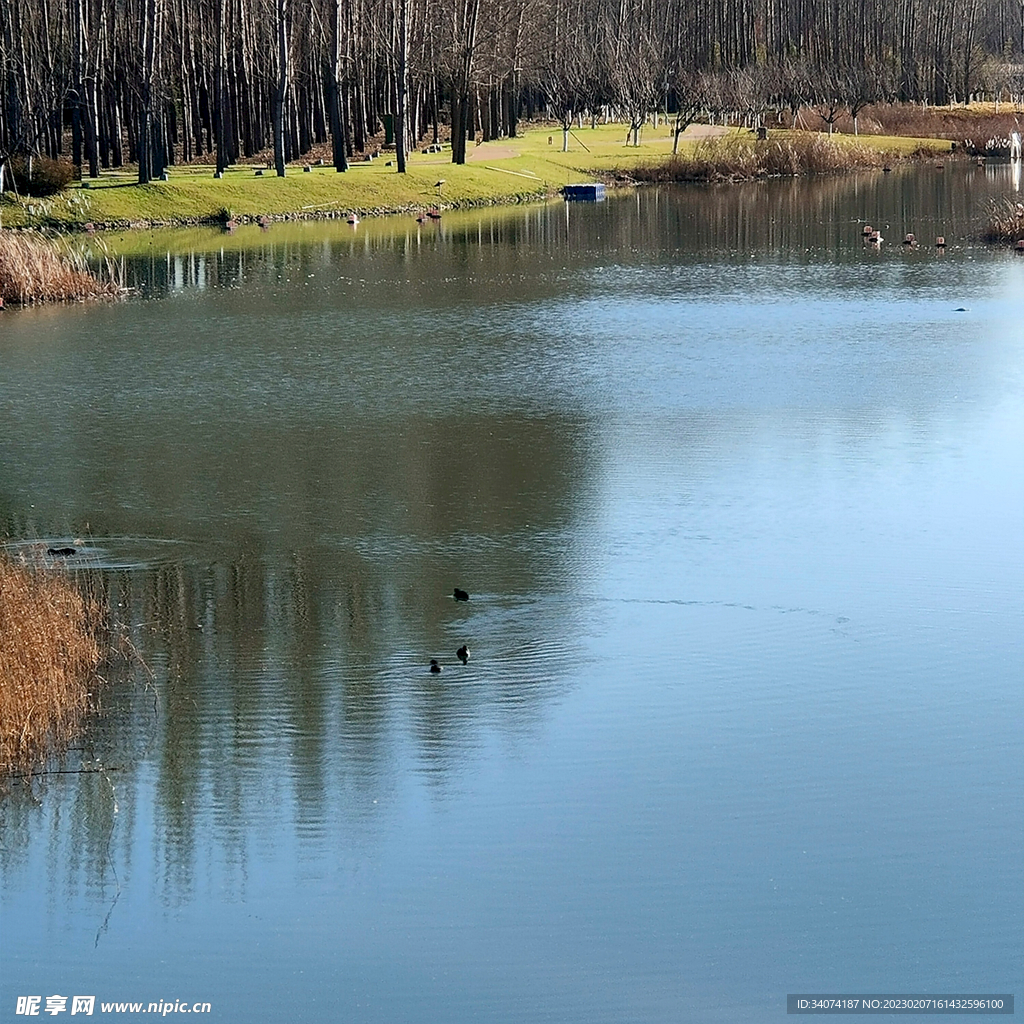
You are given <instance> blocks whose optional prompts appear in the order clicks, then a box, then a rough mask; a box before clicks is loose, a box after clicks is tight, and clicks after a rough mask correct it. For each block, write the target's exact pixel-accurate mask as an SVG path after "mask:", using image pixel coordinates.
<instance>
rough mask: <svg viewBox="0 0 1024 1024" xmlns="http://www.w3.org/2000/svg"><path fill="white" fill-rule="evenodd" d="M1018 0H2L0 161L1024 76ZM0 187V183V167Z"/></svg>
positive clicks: (284, 147)
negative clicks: (37, 155)
mask: <svg viewBox="0 0 1024 1024" xmlns="http://www.w3.org/2000/svg"><path fill="white" fill-rule="evenodd" d="M1022 50H1024V0H4V2H2V3H0V173H2V168H3V164H4V162H5V161H8V160H9V159H10V158H11V157H19V156H21V157H23V158H26V159H27V158H29V157H32V156H34V155H36V154H43V155H46V156H48V157H50V158H52V159H57V158H58V157H65V158H68V157H69V158H70V160H71V161H72V162H73V163H74V164H76V165H80V166H81V167H82V168H83V173H84V174H87V175H91V176H96V175H98V174H99V172H100V169H101V168H105V167H118V166H121V165H123V164H125V163H133V164H134V163H137V164H138V166H139V178H140V180H141V181H147V180H149V179H150V178H152V177H154V176H156V175H158V174H159V173H160V172H161V171H162V170H163V169H164V168H165V167H166V166H168V165H169V164H173V163H177V162H180V161H184V162H188V161H191V160H194V159H196V158H199V157H204V156H207V155H209V157H210V159H211V160H212V159H214V158H215V160H216V165H217V167H218V169H220V170H223V168H225V167H227V166H228V165H230V164H232V163H234V162H236V161H238V160H239V159H240V158H242V157H252V156H254V155H255V154H257V153H260V152H261V151H267V150H269V149H270V148H271V147H273V151H274V156H275V162H276V165H277V170H278V173H279V174H283V173H284V168H285V164H286V163H287V162H288V161H291V160H294V159H296V158H298V157H300V156H301V155H302V154H304V153H306V152H308V151H309V150H310V149H311V148H312V147H313V146H314V144H317V143H327V142H331V143H332V147H333V149H332V155H333V161H334V164H335V166H336V167H337V168H338V170H344V169H345V168H346V166H347V160H348V159H349V158H350V157H351V156H352V155H353V154H354V153H360V152H363V151H365V150H366V149H367V148H368V146H369V145H370V140H371V139H372V138H373V137H375V136H378V135H379V134H380V133H381V132H382V131H383V132H384V133H385V135H386V139H387V142H388V143H392V144H394V145H395V147H396V161H397V164H398V170H399V171H402V170H404V169H405V156H406V153H407V151H408V149H409V148H410V146H411V145H413V144H415V143H416V142H418V141H419V140H421V139H423V138H425V137H427V136H429V137H430V138H431V139H432V140H433V141H436V140H437V139H438V136H439V133H441V131H442V126H444V134H445V136H446V137H449V133H450V138H451V142H452V160H453V161H454V162H456V163H461V162H463V161H464V160H465V156H466V139H467V136H468V137H469V138H470V139H473V138H474V137H476V136H480V137H482V138H483V140H485V141H486V140H489V139H494V138H499V137H503V136H514V135H515V134H516V124H517V121H518V119H519V118H520V117H522V116H524V115H525V116H533V115H535V114H538V113H540V114H544V115H546V116H548V117H551V118H553V119H555V120H557V121H560V122H561V123H562V125H563V127H564V129H565V131H566V132H568V130H569V128H570V127H571V125H572V124H573V122H574V121H575V120H576V119H578V118H582V117H593V116H597V114H598V112H602V111H603V112H608V111H609V110H611V111H614V113H615V114H616V115H617V116H620V117H622V118H623V119H624V120H627V121H630V122H632V123H633V124H634V126H636V127H637V128H639V125H641V124H642V123H643V120H644V118H645V116H646V115H647V114H648V113H649V112H650V111H652V110H656V109H662V110H664V111H666V112H668V113H670V114H674V115H676V124H677V127H679V128H680V130H681V126H685V123H687V122H688V121H689V120H690V119H691V118H693V117H696V116H699V115H701V114H706V115H709V116H711V117H717V116H727V115H737V114H738V115H740V116H742V117H745V118H747V119H749V120H752V121H755V122H756V121H758V120H759V119H760V118H761V116H763V114H764V113H765V111H767V110H770V109H774V110H776V111H789V112H790V113H791V115H792V116H793V117H794V118H795V116H796V113H797V112H798V111H799V110H800V109H801V108H805V107H808V106H811V107H814V108H815V109H817V110H818V112H819V113H820V116H821V118H822V121H824V122H827V123H829V124H831V123H832V122H833V121H834V120H835V119H836V118H837V117H838V116H839V114H840V113H841V112H847V113H850V114H852V116H853V117H856V115H857V112H858V111H859V110H861V109H863V107H864V106H866V105H868V104H871V103H879V102H889V101H902V102H928V103H933V104H947V103H951V102H956V101H962V100H966V99H968V98H970V97H972V96H974V95H977V94H983V95H987V96H995V97H1002V96H1006V95H1011V96H1014V97H1019V96H1020V94H1021V93H1022V92H1024V57H1022ZM0 185H2V181H0Z"/></svg>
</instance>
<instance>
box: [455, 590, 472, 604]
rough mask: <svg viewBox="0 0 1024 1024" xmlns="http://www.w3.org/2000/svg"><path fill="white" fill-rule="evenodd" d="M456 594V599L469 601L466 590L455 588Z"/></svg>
mask: <svg viewBox="0 0 1024 1024" xmlns="http://www.w3.org/2000/svg"><path fill="white" fill-rule="evenodd" d="M454 596H455V600H456V601H468V600H469V594H467V593H466V591H465V590H459V588H458V587H456V588H455V592H454Z"/></svg>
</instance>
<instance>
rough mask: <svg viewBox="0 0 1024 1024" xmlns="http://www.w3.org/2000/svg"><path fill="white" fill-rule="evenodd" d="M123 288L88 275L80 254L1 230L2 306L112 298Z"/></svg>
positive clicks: (0, 302)
mask: <svg viewBox="0 0 1024 1024" xmlns="http://www.w3.org/2000/svg"><path fill="white" fill-rule="evenodd" d="M119 293H120V288H118V287H117V284H116V283H115V282H114V281H112V280H106V281H104V280H100V278H98V277H96V276H95V275H94V274H92V273H90V272H89V269H88V266H87V265H86V262H85V259H84V257H83V256H81V255H80V254H75V253H71V252H68V251H62V250H61V249H60V248H59V247H58V246H57V245H56V244H55V243H54V242H51V241H50V240H49V239H47V238H44V237H42V236H41V235H36V234H26V233H21V232H12V231H0V304H5V303H6V304H11V305H13V304H20V305H25V304H28V303H34V302H69V301H73V300H77V299H95V298H113V297H114V296H116V295H118V294H119Z"/></svg>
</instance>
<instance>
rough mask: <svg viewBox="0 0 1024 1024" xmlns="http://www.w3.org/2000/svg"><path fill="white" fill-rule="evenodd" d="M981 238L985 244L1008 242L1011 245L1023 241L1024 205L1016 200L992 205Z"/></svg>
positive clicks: (1005, 200) (1004, 200) (1007, 200)
mask: <svg viewBox="0 0 1024 1024" xmlns="http://www.w3.org/2000/svg"><path fill="white" fill-rule="evenodd" d="M982 237H983V238H984V239H985V241H986V242H1009V243H1010V244H1011V245H1016V244H1017V243H1018V242H1019V241H1021V240H1022V239H1024V203H1019V202H1018V201H1017V200H1016V199H1003V200H1002V201H1001V202H998V203H993V204H992V208H991V210H990V211H989V217H988V223H987V224H986V225H985V230H984V231H983V233H982Z"/></svg>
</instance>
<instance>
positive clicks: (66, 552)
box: [46, 548, 75, 558]
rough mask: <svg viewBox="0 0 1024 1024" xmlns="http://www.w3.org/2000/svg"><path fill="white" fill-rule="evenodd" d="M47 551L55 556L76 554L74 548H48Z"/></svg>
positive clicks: (64, 556)
mask: <svg viewBox="0 0 1024 1024" xmlns="http://www.w3.org/2000/svg"><path fill="white" fill-rule="evenodd" d="M46 553H47V554H48V555H52V556H53V557H54V558H70V557H71V556H72V555H73V554H75V549H74V548H47V549H46Z"/></svg>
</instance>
